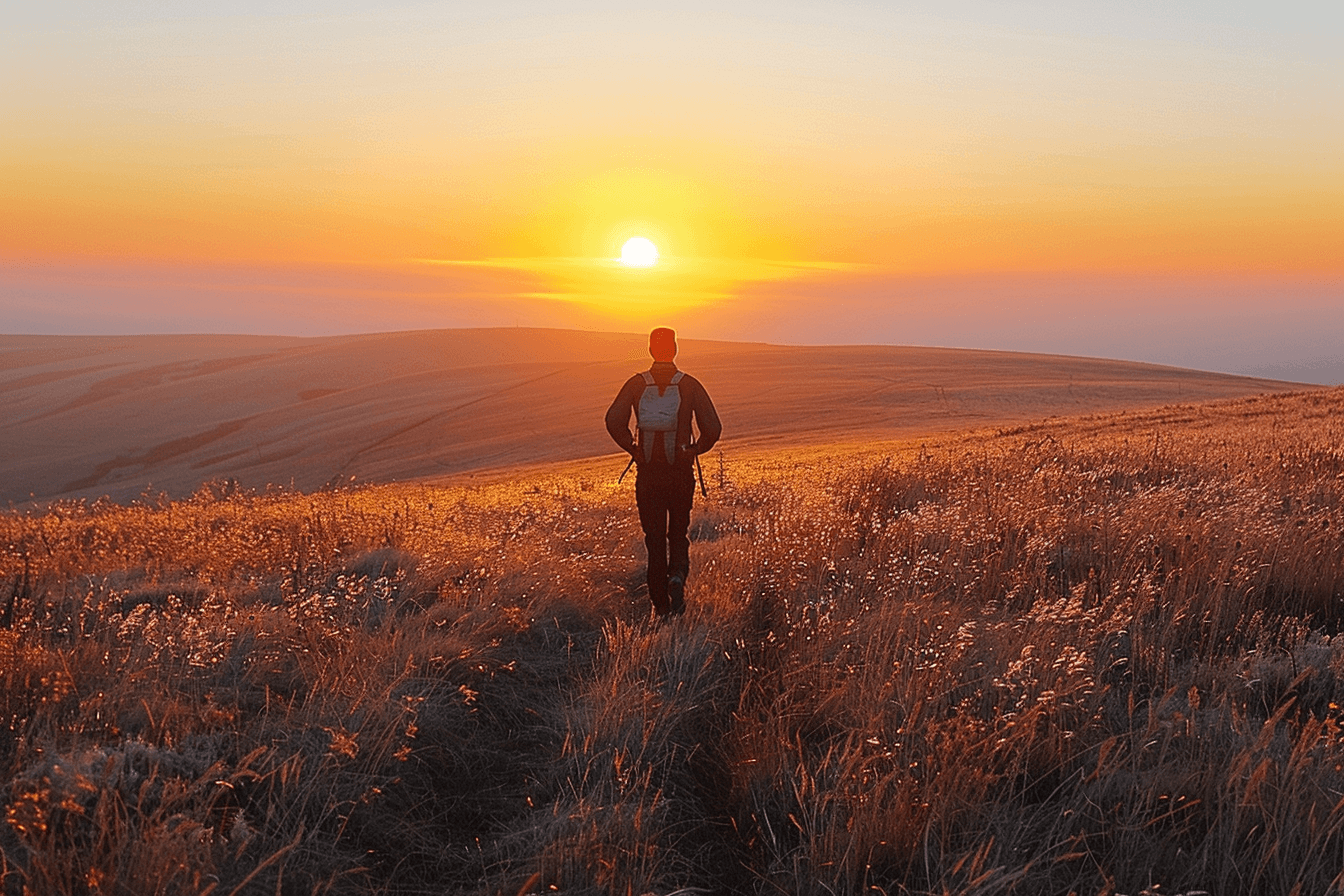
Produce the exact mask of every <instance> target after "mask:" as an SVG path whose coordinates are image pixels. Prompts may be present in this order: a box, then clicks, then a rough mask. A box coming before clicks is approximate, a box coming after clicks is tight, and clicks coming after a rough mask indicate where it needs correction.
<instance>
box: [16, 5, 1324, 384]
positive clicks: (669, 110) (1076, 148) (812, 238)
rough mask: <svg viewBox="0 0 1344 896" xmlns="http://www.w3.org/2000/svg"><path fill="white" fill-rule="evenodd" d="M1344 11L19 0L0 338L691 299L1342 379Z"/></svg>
mask: <svg viewBox="0 0 1344 896" xmlns="http://www.w3.org/2000/svg"><path fill="white" fill-rule="evenodd" d="M1341 39H1344V7H1340V6H1338V5H1335V4H1325V3H1317V2H1312V3H1302V2H1297V0H1289V2H1275V3H1269V2H1265V3H1235V2H1231V3H1229V2H1223V3H1212V2H1209V3H1204V2H1199V3H1193V2H1191V3H1179V2H1167V3H1147V2H1135V3H1126V4H1115V3H1088V2H1068V3H1065V2H1058V3H1057V2H996V3H988V2H967V0H943V2H938V3H931V2H910V3H897V2H887V3H875V2H874V3H862V2H827V3H814V2H779V0H776V2H770V3H765V2H741V3H723V2H716V3H708V2H704V3H702V2H699V0H686V2H679V3H676V4H672V3H640V2H624V3H615V2H576V3H554V2H550V3H543V2H531V0H498V2H492V3H489V4H483V3H466V2H460V3H441V2H440V3H415V2H400V3H398V2H386V3H368V2H357V0H339V2H321V3H319V2H317V0H291V2H272V3H264V4H263V3H257V2H234V3H231V4H227V5H226V4H205V3H199V2H194V3H186V2H183V3H171V2H153V3H151V2H125V0H99V2H73V0H55V2H49V3H44V4H41V5H38V4H22V5H20V6H19V8H16V9H13V10H10V11H7V13H6V26H5V29H4V31H3V33H0V82H2V83H3V85H4V89H3V90H0V207H3V209H4V214H3V215H0V332H8V333H141V332H170V333H171V332H248V333H285V334H300V335H320V334H329V333H349V332H363V331H381V330H394V329H412V328H422V327H460V326H561V327H576V328H583V329H605V330H623V331H638V330H643V329H647V328H649V327H651V326H656V325H671V326H674V327H676V328H677V329H678V330H679V331H680V332H681V333H682V334H683V335H685V336H692V337H701V338H723V339H752V340H767V341H773V342H785V343H873V342H880V343H888V344H931V345H947V346H963V347H974V348H996V349H1011V350H1024V351H1046V352H1057V353H1063V354H1078V355H1092V356H1106V357H1120V358H1130V359H1135V360H1145V361H1156V362H1159V363H1168V364H1177V365H1180V366H1189V367H1201V368H1206V369H1215V370H1229V371H1234V372H1252V373H1262V374H1265V373H1267V374H1270V375H1275V376H1279V377H1281V378H1285V379H1299V380H1304V381H1317V382H1340V381H1344V348H1341V347H1342V346H1344V252H1341V246H1344V165H1341V164H1340V159H1342V158H1344V114H1341V110H1344V55H1341V54H1340V53H1339V52H1338V46H1339V44H1340V41H1341ZM632 236H643V237H646V238H648V239H651V240H653V242H654V243H656V244H657V246H658V249H659V252H660V260H659V262H658V263H657V264H655V265H653V266H651V267H645V268H634V267H628V266H625V265H622V264H621V263H620V262H619V261H617V260H616V258H617V256H619V254H620V250H621V246H622V244H623V243H624V241H625V240H626V239H628V238H630V237H632Z"/></svg>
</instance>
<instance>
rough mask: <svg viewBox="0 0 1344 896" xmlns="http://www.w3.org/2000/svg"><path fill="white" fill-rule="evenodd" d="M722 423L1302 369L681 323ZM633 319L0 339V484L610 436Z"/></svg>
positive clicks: (1113, 392) (960, 422) (359, 468)
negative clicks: (575, 326) (300, 333)
mask: <svg viewBox="0 0 1344 896" xmlns="http://www.w3.org/2000/svg"><path fill="white" fill-rule="evenodd" d="M678 360H679V361H681V362H682V366H683V367H684V368H685V369H687V370H689V371H690V372H692V373H694V374H696V375H697V376H699V377H700V378H701V379H702V380H703V381H704V382H705V384H706V385H707V386H708V387H709V389H710V391H711V394H712V395H713V396H714V401H715V403H716V405H717V406H718V409H719V411H720V414H721V415H722V417H723V419H724V421H725V423H726V425H727V429H726V431H725V432H726V438H728V439H729V440H730V443H731V444H734V445H736V446H738V447H739V448H741V447H743V446H746V445H773V446H782V445H800V444H817V443H821V444H825V443H828V442H833V441H837V440H841V439H844V440H856V439H881V438H893V437H900V436H910V435H915V434H927V433H931V432H940V431H942V432H946V431H954V430H960V429H966V428H968V427H974V426H986V425H994V424H1004V423H1009V422H1022V421H1028V420H1037V419H1041V418H1043V417H1046V416H1049V415H1051V414H1079V413H1090V412H1100V411H1116V410H1122V409H1125V408H1140V407H1154V406H1156V405H1161V404H1168V403H1172V402H1189V401H1199V400H1208V399H1216V398H1231V397H1239V396H1244V395H1251V394H1256V393H1263V392H1272V391H1282V390H1284V389H1291V388H1301V387H1300V386H1292V385H1290V384H1286V383H1278V382H1273V381H1269V380H1254V379H1248V378H1245V377H1236V376H1227V375H1223V374H1212V373H1204V372H1200V371H1193V370H1180V369H1177V368H1171V367H1158V366H1154V365H1148V364H1135V363H1129V362H1123V361H1106V360H1099V359H1089V358H1067V357H1060V356H1053V355H1027V354H1014V353H1009V352H985V351H966V350H955V349H936V348H935V349H930V348H911V347H892V346H847V347H846V346H842V347H837V346H815V347H783V346H772V345H765V344H761V343H726V342H704V341H696V340H683V341H682V344H681V353H680V355H679V358H678ZM648 363H649V357H648V353H647V337H646V336H645V335H642V334H641V335H632V334H612V333H591V332H579V331H571V330H529V329H503V330H437V331H420V332H406V333H382V334H366V335H358V336H341V337H326V338H317V339H298V338H287V337H258V336H126V337H88V336H0V419H3V420H4V421H5V425H4V426H3V427H0V457H3V458H4V459H5V462H4V464H3V465H2V466H0V503H7V502H13V503H16V504H23V503H26V502H28V501H29V500H32V499H35V500H38V501H45V500H51V499H53V498H60V497H85V498H88V499H89V500H95V499H97V498H98V497H100V496H103V495H108V496H110V497H112V498H113V499H114V500H118V501H123V502H124V501H130V500H133V499H135V498H137V497H140V496H141V495H143V494H145V493H146V492H149V493H151V494H157V493H160V492H165V493H167V494H169V495H171V496H173V497H186V496H187V495H190V494H191V493H192V492H193V491H195V490H196V488H197V486H198V485H200V483H202V482H205V481H208V480H211V479H222V478H231V479H236V480H238V482H239V483H240V484H242V485H243V486H245V487H249V488H262V487H264V486H266V485H267V484H270V483H277V484H281V485H285V486H291V485H292V486H294V487H297V488H300V489H303V490H313V489H317V488H321V487H323V486H324V485H330V484H334V483H337V482H341V483H348V482H350V481H351V480H352V478H353V479H354V481H359V482H366V481H372V482H388V481H392V480H408V479H419V478H424V477H429V476H445V475H452V474H457V473H462V472H470V471H482V470H498V469H500V468H504V467H518V466H520V465H535V464H545V463H551V462H554V461H557V460H572V459H578V458H584V457H592V456H594V455H600V454H606V453H610V452H612V451H613V450H614V446H613V445H612V444H611V441H610V439H608V438H607V435H606V432H605V431H604V430H603V428H602V423H601V420H602V414H603V412H604V411H605V410H606V407H607V404H608V403H609V402H610V401H611V399H612V397H613V396H614V395H615V394H616V390H617V389H618V388H619V387H620V384H621V383H622V382H624V381H625V379H626V378H627V377H628V376H629V375H630V374H631V373H633V372H635V371H636V370H640V369H644V368H646V367H647V366H648Z"/></svg>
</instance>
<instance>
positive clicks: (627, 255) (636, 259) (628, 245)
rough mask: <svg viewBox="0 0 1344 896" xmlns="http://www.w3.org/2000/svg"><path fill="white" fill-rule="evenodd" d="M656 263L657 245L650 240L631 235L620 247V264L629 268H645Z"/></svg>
mask: <svg viewBox="0 0 1344 896" xmlns="http://www.w3.org/2000/svg"><path fill="white" fill-rule="evenodd" d="M657 263H658V247H657V246H655V245H654V244H653V241H652V240H647V239H645V238H644V237H642V236H632V237H630V239H628V240H626V241H625V245H624V246H622V247H621V264H623V265H625V266H626V267H631V268H647V267H652V266H653V265H655V264H657Z"/></svg>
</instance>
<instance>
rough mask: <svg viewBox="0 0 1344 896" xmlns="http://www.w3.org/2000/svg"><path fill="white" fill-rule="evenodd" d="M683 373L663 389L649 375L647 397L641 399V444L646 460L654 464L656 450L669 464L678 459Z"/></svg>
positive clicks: (637, 415) (638, 418) (638, 412)
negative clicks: (678, 425) (678, 422)
mask: <svg viewBox="0 0 1344 896" xmlns="http://www.w3.org/2000/svg"><path fill="white" fill-rule="evenodd" d="M684 375H685V374H683V373H682V372H681V371H680V370H678V371H677V372H676V373H674V374H673V375H672V382H671V383H669V384H668V385H667V386H666V387H664V388H661V389H660V388H659V387H658V384H657V382H655V381H654V379H653V374H652V373H649V372H648V371H645V372H644V373H643V374H641V376H643V377H644V394H643V395H641V396H640V397H639V404H638V405H637V406H636V407H635V419H636V423H637V424H638V426H639V444H640V446H641V447H642V448H643V450H644V460H645V461H646V462H648V461H652V460H653V452H654V450H655V446H656V447H657V449H658V450H660V451H661V452H662V454H663V456H664V457H665V458H667V462H668V463H669V464H670V463H673V462H675V460H676V456H677V417H678V416H679V414H680V411H681V387H680V386H679V385H678V384H679V383H680V382H681V378H682V377H683V376H684Z"/></svg>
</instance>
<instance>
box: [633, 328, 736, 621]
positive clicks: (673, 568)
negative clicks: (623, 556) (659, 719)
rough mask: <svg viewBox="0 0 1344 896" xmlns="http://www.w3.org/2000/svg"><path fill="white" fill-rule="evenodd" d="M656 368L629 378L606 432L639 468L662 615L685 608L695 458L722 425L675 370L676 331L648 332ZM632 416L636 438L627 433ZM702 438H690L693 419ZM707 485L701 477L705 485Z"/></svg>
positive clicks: (699, 391)
mask: <svg viewBox="0 0 1344 896" xmlns="http://www.w3.org/2000/svg"><path fill="white" fill-rule="evenodd" d="M649 354H650V355H652V356H653V366H651V367H650V368H649V369H648V370H646V371H645V372H643V373H637V374H635V375H634V376H632V377H630V379H628V380H626V382H625V385H624V386H622V387H621V391H620V392H619V393H617V395H616V400H615V401H613V402H612V403H611V407H610V408H608V409H607V432H609V433H611V437H612V438H613V439H614V440H615V441H616V444H617V445H620V446H621V448H622V449H623V450H625V451H627V452H629V454H630V456H631V458H632V459H633V463H634V464H635V466H636V473H635V502H636V503H637V504H638V505H639V524H640V526H642V527H643V529H644V544H645V546H646V547H647V548H648V550H649V571H648V581H649V600H650V601H652V602H653V611H654V613H656V614H657V615H659V616H667V615H669V614H670V615H680V614H681V613H682V612H684V611H685V609H686V600H685V594H686V575H687V573H688V572H689V571H690V539H689V538H688V537H687V532H686V530H687V529H688V528H689V527H690V524H691V502H692V500H693V499H694V497H695V466H694V465H695V464H696V458H697V457H698V456H699V455H701V454H704V453H705V452H706V451H708V450H709V449H710V448H712V447H714V443H715V442H717V441H718V440H719V435H720V433H721V432H722V431H723V426H722V425H721V424H720V423H719V415H718V413H717V412H716V411H715V410H714V403H713V402H711V401H710V400H709V393H707V392H706V391H705V387H704V386H702V385H700V381H699V380H697V379H696V378H695V377H693V376H688V375H687V374H685V373H682V372H681V371H680V370H678V369H677V365H676V364H675V363H673V360H672V359H673V358H675V357H676V356H677V334H676V333H674V332H673V331H672V330H669V329H668V328H666V327H659V328H658V329H656V330H654V331H653V332H652V333H650V334H649ZM631 414H634V415H635V425H636V429H637V433H638V435H637V436H632V435H631V433H630V415H631ZM692 417H694V418H695V427H696V429H697V430H698V431H699V436H698V438H694V439H693V438H692V432H691V418H692ZM703 487H704V483H703V481H702V483H701V488H703Z"/></svg>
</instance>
